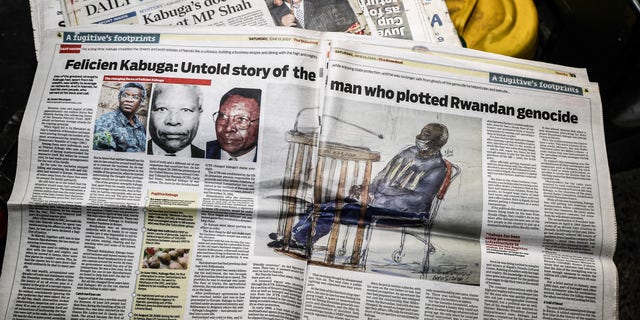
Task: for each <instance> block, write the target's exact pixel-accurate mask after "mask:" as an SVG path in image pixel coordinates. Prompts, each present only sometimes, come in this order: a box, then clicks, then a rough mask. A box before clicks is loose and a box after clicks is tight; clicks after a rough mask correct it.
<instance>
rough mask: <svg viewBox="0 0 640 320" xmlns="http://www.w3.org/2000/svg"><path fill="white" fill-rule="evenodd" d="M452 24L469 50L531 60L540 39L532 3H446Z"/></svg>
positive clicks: (519, 0)
mask: <svg viewBox="0 0 640 320" xmlns="http://www.w3.org/2000/svg"><path fill="white" fill-rule="evenodd" d="M446 2H447V7H448V9H449V14H450V16H451V20H452V21H453V24H454V25H455V27H456V30H457V31H458V34H459V35H460V36H462V38H463V39H464V41H465V42H466V44H467V47H469V48H472V49H477V50H482V51H487V52H494V53H499V54H503V55H507V56H512V57H518V58H532V57H533V55H534V53H535V49H536V44H537V43H536V40H537V37H538V12H537V10H536V6H535V5H534V3H533V0H446Z"/></svg>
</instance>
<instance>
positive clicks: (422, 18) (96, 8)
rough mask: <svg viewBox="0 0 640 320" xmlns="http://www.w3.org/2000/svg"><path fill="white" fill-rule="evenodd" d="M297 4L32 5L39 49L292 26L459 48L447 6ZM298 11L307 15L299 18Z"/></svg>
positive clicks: (397, 0) (125, 1)
mask: <svg viewBox="0 0 640 320" xmlns="http://www.w3.org/2000/svg"><path fill="white" fill-rule="evenodd" d="M288 1H291V0H288ZM293 1H294V2H293V4H290V3H289V2H287V1H285V0H275V1H274V0H264V1H261V0H172V1H160V0H144V1H129V0H109V1H107V0H88V1H73V0H31V1H30V4H31V11H32V20H33V26H34V40H35V42H36V48H38V47H39V41H40V40H39V39H40V34H41V33H42V32H43V30H45V29H47V28H56V27H60V26H64V25H66V26H81V25H88V24H113V23H116V24H142V25H176V26H194V25H204V26H274V25H275V26H293V27H297V28H303V29H310V30H316V31H334V32H347V33H354V34H363V35H374V36H381V37H388V38H397V39H408V40H418V41H427V42H438V43H444V44H449V45H452V46H460V40H459V39H458V35H457V33H456V31H455V27H454V26H453V23H452V22H451V19H450V17H449V13H448V12H447V8H446V4H445V3H444V1H443V0H360V1H358V0H304V1H299V0H293ZM299 7H301V8H302V11H301V12H303V13H302V14H300V15H298V12H297V10H299V9H298V8H299ZM296 15H297V16H296ZM300 20H301V21H302V22H301V21H300ZM63 21H64V22H63ZM63 24H64V25H63Z"/></svg>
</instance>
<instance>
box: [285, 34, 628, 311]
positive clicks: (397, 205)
mask: <svg viewBox="0 0 640 320" xmlns="http://www.w3.org/2000/svg"><path fill="white" fill-rule="evenodd" d="M322 120H323V123H322V132H321V135H320V142H319V152H318V166H317V170H318V172H316V177H317V180H316V185H315V187H316V190H317V193H316V194H315V195H316V201H319V202H316V203H315V206H314V210H313V211H309V212H307V213H305V214H302V215H300V214H298V216H297V219H294V226H293V227H292V233H291V235H290V238H291V239H293V240H294V242H293V243H290V244H289V247H288V248H287V251H288V252H289V253H291V254H299V255H304V256H306V257H308V258H309V259H310V261H311V265H310V267H309V268H308V271H307V278H306V284H305V300H304V315H305V318H308V319H325V318H332V319H336V318H341V319H356V318H367V319H390V318H394V319H405V318H406V319H450V318H458V319H509V318H519V319H576V318H580V319H615V318H616V315H617V311H616V304H617V298H616V294H617V293H616V292H617V276H616V269H615V266H614V265H613V262H612V256H613V251H614V247H615V218H614V213H613V203H612V197H611V186H610V181H609V173H608V168H607V160H606V153H605V151H604V150H605V148H604V137H603V128H602V115H601V103H600V98H599V94H598V88H597V86H596V85H593V84H590V83H587V82H584V81H576V80H572V79H570V78H567V77H564V76H548V75H546V74H543V73H531V72H523V71H521V70H518V69H509V68H502V67H499V66H495V65H479V64H475V63H465V62H464V61H459V60H457V61H452V60H448V59H442V58H439V57H434V56H429V55H424V54H415V53H410V52H405V53H399V51H397V50H390V49H384V48H380V47H377V48H372V47H369V46H365V45H362V44H353V43H352V44H346V43H339V42H333V44H332V50H331V54H330V61H329V63H328V79H327V94H326V98H325V102H324V108H323V116H322ZM300 247H303V248H302V249H300ZM345 269H349V270H358V271H362V272H346V271H344V270H345Z"/></svg>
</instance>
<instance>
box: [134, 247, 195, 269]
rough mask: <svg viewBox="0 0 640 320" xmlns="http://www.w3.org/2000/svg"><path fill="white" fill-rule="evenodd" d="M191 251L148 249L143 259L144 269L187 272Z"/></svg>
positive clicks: (182, 249)
mask: <svg viewBox="0 0 640 320" xmlns="http://www.w3.org/2000/svg"><path fill="white" fill-rule="evenodd" d="M188 268H189V249H185V248H159V247H146V248H145V249H144V255H143V258H142V269H171V270H187V269H188Z"/></svg>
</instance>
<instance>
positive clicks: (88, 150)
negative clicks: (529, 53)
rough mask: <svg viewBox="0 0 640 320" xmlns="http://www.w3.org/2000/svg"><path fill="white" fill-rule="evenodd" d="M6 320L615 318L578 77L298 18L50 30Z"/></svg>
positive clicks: (595, 153) (23, 152)
mask: <svg viewBox="0 0 640 320" xmlns="http://www.w3.org/2000/svg"><path fill="white" fill-rule="evenodd" d="M44 39H45V42H44V46H43V48H42V51H41V55H40V64H39V66H38V70H37V73H36V78H35V81H34V84H33V89H32V92H31V96H30V99H29V103H28V106H27V110H26V113H25V116H24V119H23V125H22V128H21V132H20V147H19V154H18V163H19V164H18V169H17V179H16V184H15V186H14V190H13V194H12V196H11V199H10V201H9V211H10V215H9V225H10V228H9V234H8V238H7V250H6V254H5V258H4V265H3V270H2V278H1V280H0V308H1V310H2V313H3V314H4V317H5V319H30V320H32V319H86V318H99V319H548V320H552V319H562V320H564V319H615V318H617V273H616V268H615V266H614V264H613V261H612V256H613V253H614V250H615V243H616V226H615V216H614V210H613V201H612V195H611V183H610V180H609V172H608V167H607V158H606V153H605V146H604V134H603V124H602V110H601V107H602V106H601V102H600V96H599V93H598V86H597V84H594V83H590V82H589V81H588V79H587V78H586V72H585V71H584V70H582V69H574V68H568V67H563V66H556V65H550V64H543V63H537V62H531V61H523V60H517V59H512V58H507V57H502V56H497V55H491V54H486V53H482V52H477V51H471V50H465V49H461V48H455V47H447V46H440V45H437V44H427V43H423V42H412V41H400V40H393V39H385V40H384V42H383V41H380V40H379V39H375V38H367V37H360V36H353V35H348V34H343V33H320V32H313V31H308V30H301V29H293V28H234V29H227V28H220V29H215V30H212V29H210V28H196V27H186V28H184V29H175V28H166V27H146V28H142V27H136V28H135V30H131V27H129V26H116V25H111V26H106V27H105V26H102V27H101V28H99V29H98V28H91V27H83V28H71V29H60V30H55V31H48V32H47V34H46V35H45V36H44Z"/></svg>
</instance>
